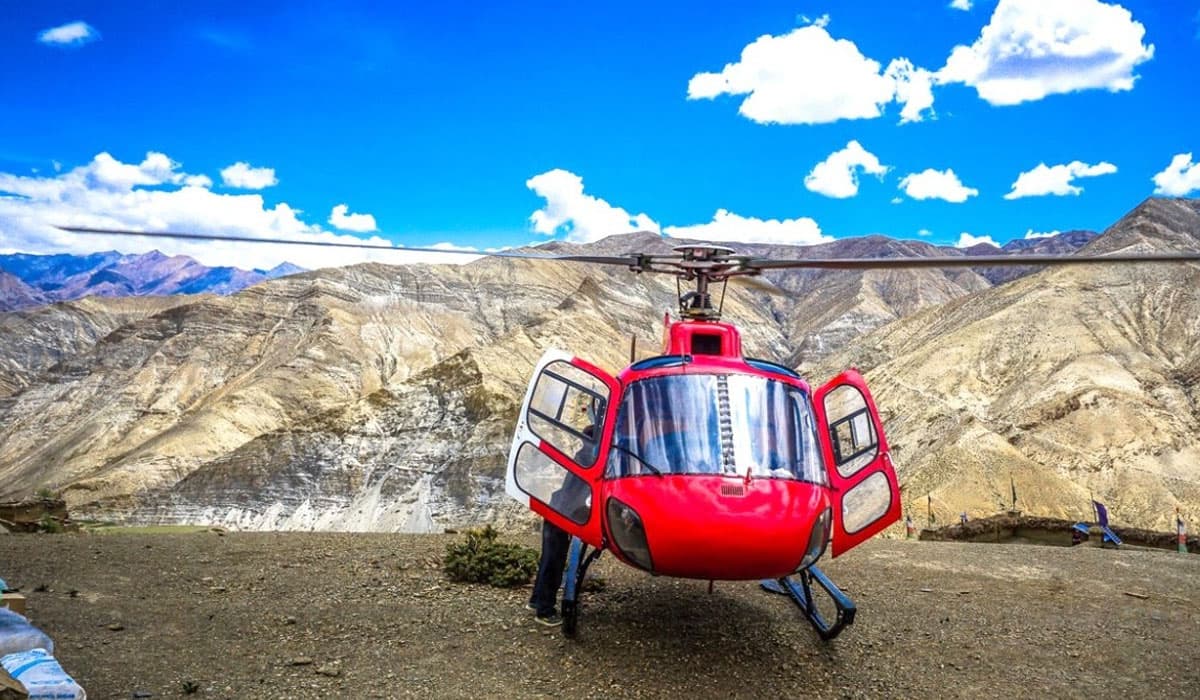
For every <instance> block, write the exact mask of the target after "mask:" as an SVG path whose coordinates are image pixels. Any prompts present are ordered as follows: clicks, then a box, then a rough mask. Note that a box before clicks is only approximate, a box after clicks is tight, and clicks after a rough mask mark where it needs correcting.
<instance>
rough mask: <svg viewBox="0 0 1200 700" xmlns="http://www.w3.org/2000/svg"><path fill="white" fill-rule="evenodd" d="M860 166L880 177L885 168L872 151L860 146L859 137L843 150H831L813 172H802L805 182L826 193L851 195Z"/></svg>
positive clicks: (828, 194) (808, 186)
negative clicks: (805, 174)
mask: <svg viewBox="0 0 1200 700" xmlns="http://www.w3.org/2000/svg"><path fill="white" fill-rule="evenodd" d="M859 169H861V170H862V171H863V172H864V173H866V174H868V175H874V176H876V177H878V178H880V179H882V178H883V176H884V175H885V174H886V173H887V171H888V168H887V166H885V165H883V164H881V163H880V162H879V158H877V157H875V154H873V153H871V152H870V151H868V150H867V149H865V148H863V147H862V145H861V144H860V143H859V142H858V141H851V142H849V143H847V144H846V147H845V148H843V149H842V150H840V151H834V152H833V153H830V154H829V157H828V158H826V159H825V160H823V161H821V162H820V163H817V165H816V166H815V167H813V169H812V172H810V173H809V174H808V175H807V176H805V178H804V186H805V187H806V188H808V190H809V191H812V192H816V193H817V194H823V195H825V196H826V197H834V198H836V199H845V198H847V197H853V196H854V195H856V194H858V170H859Z"/></svg>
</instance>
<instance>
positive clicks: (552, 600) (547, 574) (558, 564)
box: [529, 520, 571, 617]
mask: <svg viewBox="0 0 1200 700" xmlns="http://www.w3.org/2000/svg"><path fill="white" fill-rule="evenodd" d="M570 540H571V538H570V536H569V535H567V533H566V532H565V531H563V530H562V529H561V528H559V527H558V526H557V525H554V524H553V523H551V522H550V521H548V520H547V521H543V522H542V557H541V561H539V562H538V572H537V578H536V579H535V580H534V582H533V595H532V597H531V598H530V600H529V602H530V603H531V604H532V605H533V607H534V608H536V610H537V614H538V617H548V616H550V615H553V614H554V613H555V606H556V605H557V604H558V589H559V588H560V587H562V577H563V570H564V569H565V568H566V566H567V546H568V544H569V543H570Z"/></svg>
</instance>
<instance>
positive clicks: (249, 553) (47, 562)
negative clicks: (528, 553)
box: [0, 532, 1200, 700]
mask: <svg viewBox="0 0 1200 700" xmlns="http://www.w3.org/2000/svg"><path fill="white" fill-rule="evenodd" d="M452 539H453V537H451V536H417V535H345V534H276V533H266V534H257V533H255V534H251V533H246V534H236V533H235V534H228V535H223V536H219V535H217V534H215V533H212V532H205V533H195V534H136V533H120V534H110V535H104V536H99V535H57V536H48V535H20V536H9V537H4V538H3V539H0V568H2V570H3V574H4V576H5V577H6V578H7V580H8V582H9V585H10V586H20V587H21V588H22V589H23V590H24V591H25V592H26V593H27V594H28V596H29V600H28V608H29V614H30V617H31V618H32V619H33V620H34V622H35V623H36V624H38V625H39V626H40V627H42V629H44V630H45V631H46V632H47V633H48V634H49V635H50V636H51V637H52V638H53V639H54V640H55V641H56V643H57V644H58V649H59V653H58V656H59V657H60V659H61V660H62V662H63V665H64V666H65V667H66V668H67V669H68V671H69V672H71V673H72V674H73V675H74V676H75V677H76V678H77V679H78V680H79V681H80V683H82V684H83V686H84V687H85V688H87V690H88V695H89V697H90V698H95V699H99V700H104V699H106V698H130V697H135V693H140V694H142V695H139V697H151V698H174V697H188V696H190V697H209V698H391V697H406V696H420V697H504V698H511V697H537V696H546V697H605V698H612V697H685V696H691V697H714V698H718V697H719V698H726V697H735V696H736V697H753V698H769V697H794V696H797V695H801V694H803V695H807V696H815V697H1120V696H1127V697H1178V698H1195V697H1200V556H1195V555H1179V554H1172V553H1169V552H1151V551H1139V552H1133V551H1128V552H1126V551H1122V552H1113V551H1105V550H1100V549H1096V548H1092V547H1086V548H1075V549H1066V548H1056V547H1031V546H1018V545H984V544H975V545H971V544H956V543H937V542H933V543H926V542H921V543H918V542H897V541H875V542H870V543H868V544H867V545H865V546H863V547H861V548H860V549H858V550H855V551H854V552H852V553H850V554H848V555H847V556H846V557H844V558H843V559H839V560H838V561H836V562H832V563H830V562H826V564H827V566H826V572H827V573H828V574H829V575H830V576H831V577H832V578H833V579H834V580H835V581H836V582H838V583H839V584H841V585H843V586H844V587H845V588H846V589H847V590H848V592H849V593H850V595H851V596H852V597H853V598H854V599H855V600H856V601H857V603H858V606H859V616H858V620H857V622H856V623H855V624H854V626H852V627H850V628H849V629H848V630H847V631H846V632H845V633H844V634H843V635H842V636H841V638H839V639H837V640H835V641H834V642H832V643H822V642H821V641H819V640H818V639H817V637H816V635H815V634H814V633H813V632H812V631H811V630H810V629H809V627H808V626H807V624H806V623H805V622H804V621H803V620H801V619H800V618H799V617H798V615H797V614H796V612H795V611H794V609H793V608H792V607H791V604H790V603H789V602H788V601H787V600H786V599H784V598H782V597H778V596H772V595H770V594H767V593H763V592H760V591H759V590H758V588H757V586H755V585H754V584H752V583H721V582H718V583H717V584H716V590H715V592H714V593H713V594H711V595H710V594H708V593H707V584H706V583H705V582H697V581H679V580H674V579H657V578H651V577H649V576H645V575H642V574H640V573H638V572H635V571H633V570H631V569H628V568H626V567H624V566H621V565H619V564H617V563H616V562H615V561H614V560H613V559H611V558H610V557H605V558H602V559H601V560H600V561H599V562H598V563H597V565H596V567H595V570H596V573H597V574H599V575H601V576H603V577H604V578H605V579H606V584H607V585H606V588H605V590H604V591H602V592H600V593H597V594H594V595H592V596H591V597H589V598H588V599H587V600H586V601H585V608H584V611H583V617H582V619H581V623H580V636H579V639H578V640H577V641H569V640H565V639H563V638H562V637H561V636H560V635H559V634H558V633H557V632H555V631H550V630H547V629H546V628H543V627H541V626H538V625H535V624H534V623H533V621H532V619H531V614H530V613H528V612H527V611H525V610H524V609H523V607H522V606H523V604H524V602H525V599H526V597H527V596H528V589H518V590H514V591H505V590H496V589H489V588H484V587H477V586H460V585H454V584H451V583H449V582H447V581H446V580H445V579H444V577H443V576H442V574H441V570H440V561H441V556H442V553H443V552H444V550H445V545H446V543H447V542H449V541H451V540H452ZM508 539H510V540H511V539H514V538H511V537H510V538H508ZM515 539H517V540H519V541H524V542H526V543H528V544H530V545H531V546H532V545H534V544H535V538H534V537H533V536H521V537H519V538H515ZM39 588H41V589H43V590H41V591H37V589H39ZM1133 594H1136V595H1133ZM1143 596H1144V597H1143ZM188 691H190V692H188ZM147 693H148V694H149V695H145V694H147Z"/></svg>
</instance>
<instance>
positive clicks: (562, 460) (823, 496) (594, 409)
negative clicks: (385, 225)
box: [60, 227, 1200, 640]
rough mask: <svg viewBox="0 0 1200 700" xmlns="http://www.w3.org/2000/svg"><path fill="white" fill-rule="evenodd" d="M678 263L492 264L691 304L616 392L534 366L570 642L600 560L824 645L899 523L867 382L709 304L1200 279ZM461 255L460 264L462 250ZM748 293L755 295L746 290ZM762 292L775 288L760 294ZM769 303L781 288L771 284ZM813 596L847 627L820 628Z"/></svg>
mask: <svg viewBox="0 0 1200 700" xmlns="http://www.w3.org/2000/svg"><path fill="white" fill-rule="evenodd" d="M60 228H63V229H64V230H67V231H73V232H77V233H88V234H104V235H126V236H142V237H161V238H182V239H197V240H221V241H244V242H251V243H280V244H292V245H320V246H332V247H342V248H368V249H383V250H407V251H418V252H437V253H449V254H455V252H454V251H447V250H444V249H440V248H395V247H392V246H387V245H376V244H368V243H362V244H359V243H348V242H322V241H297V240H281V239H265V238H255V237H250V236H222V235H208V234H191V233H175V232H139V231H128V230H113V229H97V228H80V227H60ZM674 251H675V254H673V255H653V254H645V253H632V254H629V255H621V256H596V255H545V254H538V253H527V252H522V251H503V252H492V253H482V254H479V255H485V256H490V257H501V258H522V259H538V260H554V261H562V262H575V263H588V264H600V265H619V266H624V267H627V268H628V269H630V270H632V271H633V272H636V273H664V274H669V275H673V276H675V277H677V278H678V279H679V280H680V281H681V282H684V281H686V282H693V283H695V289H694V290H692V291H688V292H686V293H682V294H681V295H680V297H679V316H680V318H681V320H679V321H677V322H674V323H669V322H668V323H666V326H665V329H664V330H665V338H664V341H665V342H664V348H663V353H662V354H661V355H658V356H656V357H651V358H647V359H643V360H640V361H636V362H633V363H632V364H631V365H630V366H628V367H626V368H625V369H624V370H622V371H621V372H620V373H619V374H618V375H617V376H615V377H614V376H612V375H610V374H609V373H607V372H605V371H604V370H603V369H601V368H599V367H597V366H595V365H593V364H591V363H589V362H587V361H585V360H582V359H579V358H576V357H573V356H571V355H570V354H569V353H566V352H563V351H560V350H549V351H547V352H546V353H545V354H544V355H543V356H542V358H541V359H540V360H539V361H538V363H537V366H536V368H535V370H534V375H533V378H532V380H531V381H530V383H529V387H528V389H527V391H526V393H525V399H524V402H523V404H522V406H521V409H520V413H519V415H518V419H517V425H516V431H515V434H514V436H513V441H512V448H511V450H510V452H509V458H508V468H507V474H506V484H505V490H506V491H507V493H508V494H509V495H511V496H512V497H513V498H515V499H516V500H518V501H520V502H521V503H523V504H525V505H526V506H528V507H529V508H530V509H531V510H532V511H533V512H535V513H537V514H538V515H540V516H542V517H543V518H545V519H546V520H549V521H550V522H552V523H554V524H555V525H557V526H558V527H560V528H562V529H563V530H565V531H566V532H567V533H569V534H570V535H571V536H572V540H571V546H570V550H569V555H568V564H567V571H566V574H565V576H564V583H563V604H562V613H563V633H564V634H565V635H567V636H574V635H575V634H576V631H577V627H578V616H579V596H580V593H581V587H582V582H583V581H584V577H585V575H586V572H587V569H588V567H589V566H590V565H591V564H592V562H594V561H595V560H596V559H597V558H598V557H599V556H600V554H601V553H602V552H604V551H605V550H612V552H613V554H614V555H615V556H616V557H617V558H618V559H620V560H621V561H623V562H625V563H626V564H629V565H631V566H633V567H636V568H638V569H642V570H644V571H647V572H650V573H651V574H655V575H661V576H675V577H681V578H691V579H701V580H708V581H715V580H734V581H740V580H751V581H761V584H762V586H763V587H764V588H765V589H767V590H770V591H772V592H776V593H782V594H785V595H787V596H789V597H790V598H791V600H792V601H793V602H794V603H795V604H796V606H797V607H798V608H799V609H800V611H801V613H802V614H803V615H804V617H805V618H806V619H807V620H808V621H809V623H810V624H812V626H813V628H814V629H815V630H816V632H817V633H818V635H819V636H820V637H821V638H822V639H824V640H830V639H833V638H834V637H836V636H838V634H840V633H841V632H842V630H843V629H845V627H846V626H848V625H850V624H852V623H853V622H854V617H855V613H856V607H855V605H854V602H853V601H851V600H850V598H849V597H848V596H846V594H845V593H843V592H842V591H841V590H840V589H839V588H838V587H837V586H836V585H834V583H833V582H832V581H830V580H829V578H828V577H827V576H826V575H825V574H824V573H823V572H822V571H821V569H820V568H819V567H818V566H817V562H819V561H820V559H821V557H822V556H823V555H824V554H825V552H826V550H827V549H828V550H831V553H832V556H833V557H838V556H840V555H842V554H845V553H846V552H848V551H850V550H851V549H853V548H854V547H856V546H858V545H860V544H862V543H863V542H865V541H866V540H867V539H869V538H871V537H872V536H873V535H875V534H877V533H879V532H880V531H881V530H883V529H884V528H886V527H888V526H889V525H891V524H892V523H894V522H896V521H897V520H899V518H900V513H901V503H900V486H899V483H898V481H897V478H896V472H895V469H894V467H893V465H892V461H891V457H890V456H889V452H888V443H887V439H886V437H885V435H884V428H883V422H882V421H881V419H880V416H879V411H878V410H877V409H876V406H875V402H874V400H873V399H872V398H871V393H870V391H868V389H867V386H866V383H865V381H864V380H863V377H862V375H860V374H859V373H858V372H857V371H856V370H854V369H849V370H847V371H845V372H843V373H841V374H839V375H838V376H836V377H834V378H833V379H832V380H830V381H829V382H828V383H826V384H824V385H822V386H820V387H818V388H817V389H815V390H814V389H812V388H811V387H810V386H809V384H808V383H807V382H805V381H804V379H803V378H801V376H800V375H799V374H797V373H796V372H795V371H794V370H792V369H790V368H788V367H786V366H783V365H780V364H777V363H775V362H771V361H768V360H760V359H754V358H748V357H745V356H744V355H743V353H742V344H741V336H740V334H739V332H738V330H737V328H736V327H734V326H733V325H732V324H729V323H724V322H722V321H721V320H720V319H721V302H720V301H718V303H717V304H716V305H715V306H714V304H713V300H712V294H711V293H710V287H711V286H712V285H713V284H720V285H721V297H720V298H721V300H723V298H724V290H725V284H726V283H727V282H728V281H729V280H730V279H734V278H753V277H755V276H758V275H761V274H762V273H763V272H764V271H768V270H778V269H788V268H810V269H835V270H836V269H842V270H852V269H857V270H863V269H906V268H951V267H972V268H978V267H987V266H1013V265H1015V266H1035V265H1086V264H1114V263H1163V262H1200V253H1166V254H1111V255H1104V256H1097V257H1087V256H1072V255H993V256H938V257H907V258H840V259H828V258H827V259H773V258H762V257H752V256H748V255H738V254H736V253H735V252H734V251H733V249H731V248H727V247H724V246H720V245H714V244H709V243H697V244H688V245H681V246H678V247H676V248H674ZM457 254H462V253H461V251H459V252H458V253H457ZM748 281H749V282H751V283H754V282H756V280H753V279H749V280H748ZM760 284H764V285H765V283H760ZM765 286H767V287H768V289H769V290H770V291H772V292H775V293H778V292H779V291H780V290H778V289H777V288H775V287H773V286H770V285H765ZM817 588H819V589H821V590H823V591H824V592H825V594H826V595H827V596H828V597H829V598H830V599H831V600H832V602H833V605H834V607H835V610H836V613H835V615H834V617H833V619H832V620H826V619H825V616H824V615H822V613H821V611H820V610H819V609H818V605H817V602H818V601H817V598H816V596H815V595H814V593H815V592H816V589H817Z"/></svg>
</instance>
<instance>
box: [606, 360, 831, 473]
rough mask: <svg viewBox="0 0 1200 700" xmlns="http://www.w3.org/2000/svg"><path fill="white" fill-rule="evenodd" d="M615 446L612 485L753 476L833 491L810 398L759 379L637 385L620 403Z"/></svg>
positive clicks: (688, 378)
mask: <svg viewBox="0 0 1200 700" xmlns="http://www.w3.org/2000/svg"><path fill="white" fill-rule="evenodd" d="M722 415H725V416H726V419H725V420H724V421H723V420H722ZM613 446H614V448H615V449H613V450H612V451H611V452H610V453H609V460H608V464H607V471H606V476H607V477H608V478H617V477H623V476H639V475H643V474H655V473H661V474H710V475H717V474H728V475H733V474H736V475H738V476H745V475H746V474H747V472H749V474H750V475H751V476H753V477H764V478H778V479H798V480H801V481H808V482H812V483H817V484H826V483H827V477H826V473H825V468H824V466H823V464H822V462H821V455H820V451H819V447H818V443H817V439H816V421H815V420H814V418H813V414H812V408H811V406H810V404H809V399H808V396H806V395H805V393H804V391H802V390H801V389H799V388H797V387H794V386H791V385H789V384H786V383H784V382H779V381H774V380H771V379H766V378H764V377H759V376H755V375H744V374H686V375H671V376H664V377H653V378H650V379H643V380H641V381H637V382H634V383H633V384H631V385H630V386H629V388H628V389H627V390H626V391H625V395H624V397H623V399H622V401H621V406H620V411H619V413H618V415H617V421H616V426H615V428H614V435H613Z"/></svg>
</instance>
